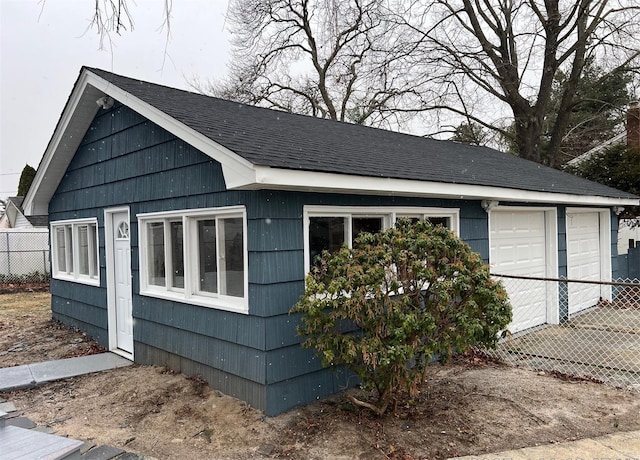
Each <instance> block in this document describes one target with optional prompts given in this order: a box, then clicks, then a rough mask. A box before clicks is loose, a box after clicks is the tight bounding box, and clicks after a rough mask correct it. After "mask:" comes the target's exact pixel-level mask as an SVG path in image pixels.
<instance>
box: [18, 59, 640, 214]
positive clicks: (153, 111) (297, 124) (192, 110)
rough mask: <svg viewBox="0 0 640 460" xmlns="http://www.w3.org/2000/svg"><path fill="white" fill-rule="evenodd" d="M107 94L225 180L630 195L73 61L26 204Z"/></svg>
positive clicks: (36, 204) (473, 150) (48, 191)
mask: <svg viewBox="0 0 640 460" xmlns="http://www.w3.org/2000/svg"><path fill="white" fill-rule="evenodd" d="M105 95H106V96H110V97H113V98H114V99H116V100H118V101H119V102H121V103H122V104H125V105H127V106H129V107H131V108H132V109H133V110H135V111H138V112H139V113H140V114H141V115H143V116H144V117H146V118H148V119H150V120H151V121H153V122H155V123H157V124H159V125H160V126H162V127H163V128H165V129H167V130H169V131H170V132H172V133H173V134H175V135H176V136H178V137H180V138H182V139H183V140H185V141H187V142H189V143H191V144H192V145H194V147H196V148H198V149H199V150H201V151H202V152H203V153H205V154H207V155H209V156H211V157H212V158H214V159H215V160H217V161H220V162H221V164H222V169H223V173H224V174H225V181H226V182H227V187H228V188H230V189H260V188H270V189H278V188H281V189H289V190H315V191H327V192H329V191H334V192H340V193H384V194H398V195H414V196H439V197H454V196H456V197H458V198H470V199H478V198H480V199H497V200H502V201H509V200H511V201H520V202H522V201H528V202H539V203H567V204H578V205H604V206H617V205H622V206H626V205H630V204H631V205H636V204H638V197H635V196H634V195H631V194H629V193H625V192H622V191H619V190H615V189H613V188H610V187H606V186H604V185H600V184H597V183H594V182H591V181H588V180H585V179H582V178H579V177H576V176H574V175H571V174H568V173H564V172H562V171H558V170H555V169H552V168H549V167H546V166H543V165H540V164H538V163H534V162H531V161H527V160H523V159H521V158H518V157H515V156H513V155H510V154H507V153H504V152H499V151H497V150H494V149H491V148H487V147H478V146H470V145H466V144H460V143H456V142H451V141H440V140H434V139H427V138H423V137H418V136H413V135H409V134H403V133H398V132H393V131H387V130H383V129H376V128H371V127H366V126H361V125H355V124H350V123H344V122H336V121H332V120H326V119H320V118H315V117H309V116H304V115H297V114H291V113H286V112H282V111H276V110H271V109H265V108H260V107H255V106H250V105H246V104H240V103H237V102H231V101H226V100H223V99H219V98H214V97H210V96H205V95H202V94H197V93H192V92H188V91H183V90H179V89H175V88H169V87H167V86H162V85H158V84H154V83H149V82H145V81H141V80H137V79H133V78H128V77H124V76H120V75H116V74H113V73H111V72H107V71H104V70H100V69H94V68H88V67H83V68H82V70H81V71H80V76H79V77H78V80H77V81H76V84H75V85H74V88H73V91H72V93H71V95H70V96H69V100H68V101H67V104H66V106H65V108H64V110H63V112H62V115H61V117H60V120H59V122H58V125H57V126H56V129H55V132H54V135H53V137H52V139H51V141H50V143H49V146H48V147H47V150H46V151H45V154H44V156H43V160H42V162H41V164H40V166H39V168H38V172H37V174H36V178H35V179H34V184H35V187H32V188H33V192H32V191H30V193H29V194H28V195H27V197H26V199H25V206H24V207H25V211H26V214H45V213H46V212H47V203H48V201H49V199H50V198H51V196H52V194H53V193H54V192H55V188H56V187H57V184H58V183H59V181H60V180H61V179H62V176H63V175H64V171H65V170H66V167H67V165H68V163H69V162H70V161H71V158H72V157H73V155H74V154H75V150H76V149H77V147H78V145H79V142H80V139H82V137H83V136H84V133H85V132H86V130H87V129H88V127H89V125H90V123H91V121H92V120H93V117H94V116H95V113H96V111H97V110H98V108H97V106H96V99H98V98H100V97H102V96H105Z"/></svg>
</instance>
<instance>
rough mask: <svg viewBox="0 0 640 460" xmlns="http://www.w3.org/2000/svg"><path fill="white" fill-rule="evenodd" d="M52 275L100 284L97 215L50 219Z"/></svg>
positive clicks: (69, 279)
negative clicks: (52, 220) (63, 219)
mask: <svg viewBox="0 0 640 460" xmlns="http://www.w3.org/2000/svg"><path fill="white" fill-rule="evenodd" d="M51 235H52V239H53V241H52V242H51V243H52V244H51V247H52V249H53V257H52V262H53V277H54V278H57V279H64V280H68V281H77V282H79V283H85V284H93V285H99V284H100V275H99V273H100V271H99V267H98V222H97V219H78V220H69V221H58V222H52V223H51Z"/></svg>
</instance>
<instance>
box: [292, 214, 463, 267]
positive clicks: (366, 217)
mask: <svg viewBox="0 0 640 460" xmlns="http://www.w3.org/2000/svg"><path fill="white" fill-rule="evenodd" d="M458 216H459V210H458V209H455V208H386V207H383V208H367V207H331V206H305V209H304V219H305V251H304V255H305V267H306V268H307V271H309V270H310V267H311V264H312V263H313V261H314V260H316V258H317V257H318V256H319V255H320V254H321V253H322V251H324V250H328V251H330V252H333V251H337V250H338V249H339V248H340V247H342V245H344V244H346V245H347V246H348V247H352V246H353V240H355V239H356V238H357V236H358V235H359V234H360V233H362V232H369V233H376V232H379V231H381V230H383V229H387V228H390V227H391V226H392V225H393V223H394V222H395V221H396V220H397V219H399V218H401V217H407V218H410V219H415V220H418V219H428V220H429V221H430V222H431V223H432V224H433V225H443V226H445V227H447V228H449V229H450V230H452V231H453V232H454V233H456V234H457V233H458V220H459V219H458Z"/></svg>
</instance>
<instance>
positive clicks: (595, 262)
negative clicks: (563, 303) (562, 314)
mask: <svg viewBox="0 0 640 460" xmlns="http://www.w3.org/2000/svg"><path fill="white" fill-rule="evenodd" d="M600 249H601V248H600V213H598V212H567V275H568V276H567V277H568V278H569V279H572V280H589V281H601V280H602V273H601V267H602V264H601V259H600V258H601V250H600ZM600 295H601V293H600V286H599V285H597V284H596V285H594V284H582V283H569V314H572V313H577V312H579V311H580V310H584V309H585V308H589V307H592V306H594V305H595V304H596V303H597V302H598V300H600Z"/></svg>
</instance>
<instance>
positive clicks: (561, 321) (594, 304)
mask: <svg viewBox="0 0 640 460" xmlns="http://www.w3.org/2000/svg"><path fill="white" fill-rule="evenodd" d="M495 278H496V279H498V280H500V281H502V282H503V284H504V285H505V287H506V289H507V292H508V293H509V297H510V299H511V304H512V308H513V322H512V323H511V325H510V330H509V333H508V335H507V337H506V338H505V339H503V340H502V341H501V342H500V344H499V345H498V347H497V349H496V350H491V351H489V352H488V353H489V354H490V355H493V356H494V357H496V358H499V359H501V360H503V361H505V362H507V363H509V364H511V365H514V366H522V367H527V368H532V369H536V370H540V371H546V372H551V373H559V374H562V375H566V376H570V377H578V378H584V379H588V380H594V381H600V382H605V383H609V384H612V385H615V386H621V387H625V388H634V389H638V390H640V280H638V279H633V280H631V279H626V280H616V281H613V282H598V281H578V280H567V279H548V278H526V277H515V276H505V275H502V276H500V275H495Z"/></svg>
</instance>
